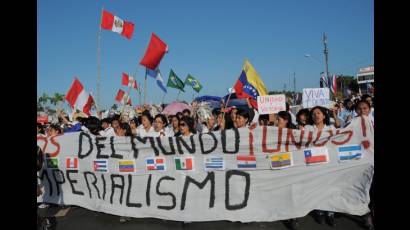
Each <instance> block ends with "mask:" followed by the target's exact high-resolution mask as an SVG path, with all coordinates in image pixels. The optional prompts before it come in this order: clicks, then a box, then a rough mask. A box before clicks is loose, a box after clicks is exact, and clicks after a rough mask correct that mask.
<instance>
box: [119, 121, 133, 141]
mask: <svg viewBox="0 0 410 230" xmlns="http://www.w3.org/2000/svg"><path fill="white" fill-rule="evenodd" d="M117 136H119V137H130V136H132V131H131V127H130V125H129V124H128V123H125V122H121V123H120V124H119V125H118V128H117Z"/></svg>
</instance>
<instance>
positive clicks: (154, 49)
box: [140, 33, 168, 69]
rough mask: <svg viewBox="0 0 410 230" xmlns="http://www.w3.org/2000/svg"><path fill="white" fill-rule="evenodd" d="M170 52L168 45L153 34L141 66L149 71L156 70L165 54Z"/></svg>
mask: <svg viewBox="0 0 410 230" xmlns="http://www.w3.org/2000/svg"><path fill="white" fill-rule="evenodd" d="M166 52H168V45H167V44H165V42H163V41H162V40H161V39H160V38H159V37H158V36H157V35H156V34H154V33H152V34H151V40H150V42H149V44H148V47H147V50H146V51H145V54H144V57H143V58H142V59H141V61H140V64H141V65H143V66H145V67H146V68H148V69H156V68H157V67H158V65H159V63H160V62H161V59H162V57H163V56H164V54H165V53H166Z"/></svg>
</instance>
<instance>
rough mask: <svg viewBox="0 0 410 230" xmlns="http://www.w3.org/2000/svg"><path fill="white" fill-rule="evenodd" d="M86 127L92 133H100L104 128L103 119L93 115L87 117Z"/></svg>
mask: <svg viewBox="0 0 410 230" xmlns="http://www.w3.org/2000/svg"><path fill="white" fill-rule="evenodd" d="M85 127H87V129H88V130H89V131H90V133H92V134H94V135H98V134H99V132H100V130H102V127H101V121H100V120H99V119H98V118H96V117H93V116H91V117H88V118H87V120H86V122H85Z"/></svg>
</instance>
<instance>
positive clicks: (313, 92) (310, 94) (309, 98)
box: [302, 88, 330, 108]
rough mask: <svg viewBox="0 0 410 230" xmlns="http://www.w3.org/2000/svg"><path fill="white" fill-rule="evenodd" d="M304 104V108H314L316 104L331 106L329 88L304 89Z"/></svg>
mask: <svg viewBox="0 0 410 230" xmlns="http://www.w3.org/2000/svg"><path fill="white" fill-rule="evenodd" d="M302 104H303V108H313V107H315V106H322V107H325V108H329V106H330V94H329V88H310V89H303V95H302Z"/></svg>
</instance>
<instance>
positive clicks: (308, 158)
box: [303, 147, 329, 165]
mask: <svg viewBox="0 0 410 230" xmlns="http://www.w3.org/2000/svg"><path fill="white" fill-rule="evenodd" d="M303 153H304V154H305V162H306V164H307V165H310V164H319V163H327V162H328V161H329V153H328V150H327V147H317V148H311V149H305V150H304V151H303Z"/></svg>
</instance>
